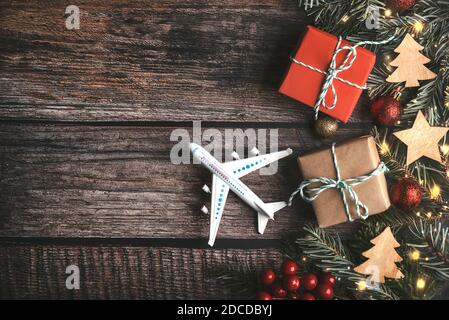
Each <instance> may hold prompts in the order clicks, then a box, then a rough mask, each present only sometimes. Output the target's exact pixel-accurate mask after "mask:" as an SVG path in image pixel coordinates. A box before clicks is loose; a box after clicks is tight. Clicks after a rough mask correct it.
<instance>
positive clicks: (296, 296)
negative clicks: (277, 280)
mask: <svg viewBox="0 0 449 320" xmlns="http://www.w3.org/2000/svg"><path fill="white" fill-rule="evenodd" d="M288 297H289V298H290V299H292V300H299V299H300V295H299V294H297V293H296V292H290V293H289V294H288Z"/></svg>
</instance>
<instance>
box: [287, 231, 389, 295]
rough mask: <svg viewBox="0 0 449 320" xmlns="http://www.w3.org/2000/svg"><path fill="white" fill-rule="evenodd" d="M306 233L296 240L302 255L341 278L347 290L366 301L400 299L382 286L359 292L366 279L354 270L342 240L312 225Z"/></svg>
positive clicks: (370, 287)
mask: <svg viewBox="0 0 449 320" xmlns="http://www.w3.org/2000/svg"><path fill="white" fill-rule="evenodd" d="M304 231H305V233H306V235H305V236H304V237H302V238H299V239H297V240H296V244H297V245H298V246H299V248H300V250H301V252H302V254H303V255H305V256H307V257H308V258H309V259H311V260H313V261H315V263H316V266H317V267H318V268H320V269H322V270H323V271H326V272H331V273H333V274H334V275H335V276H336V277H337V278H340V281H344V282H345V286H346V288H348V289H349V290H352V291H353V293H354V294H355V295H356V296H358V297H360V298H365V299H376V298H377V299H388V300H395V299H397V298H398V297H397V296H396V295H395V294H394V292H392V291H391V290H389V289H388V287H387V286H385V285H382V284H381V285H379V286H369V287H367V288H366V291H357V284H358V283H360V282H365V281H366V278H365V277H364V276H363V275H360V274H358V273H356V272H355V271H353V270H352V269H353V267H354V264H353V262H352V261H351V260H350V257H349V255H348V251H347V249H346V248H345V247H344V245H343V243H342V242H341V239H340V238H339V237H338V236H336V237H333V236H331V235H330V234H328V233H327V232H326V231H324V230H323V229H321V228H319V227H316V226H312V225H306V226H305V227H304Z"/></svg>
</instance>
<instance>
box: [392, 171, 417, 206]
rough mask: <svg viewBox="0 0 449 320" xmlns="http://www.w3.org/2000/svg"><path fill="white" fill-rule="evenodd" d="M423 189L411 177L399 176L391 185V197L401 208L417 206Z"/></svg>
mask: <svg viewBox="0 0 449 320" xmlns="http://www.w3.org/2000/svg"><path fill="white" fill-rule="evenodd" d="M422 196H423V190H422V187H421V186H420V185H419V183H418V182H417V181H416V180H415V179H413V178H401V179H399V180H397V181H396V182H395V183H394V184H393V186H392V187H391V199H392V201H393V203H394V204H395V205H397V206H398V207H399V208H401V209H403V210H410V209H413V208H415V207H417V206H418V205H419V204H420V203H421V200H422Z"/></svg>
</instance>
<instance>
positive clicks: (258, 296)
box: [256, 291, 273, 300]
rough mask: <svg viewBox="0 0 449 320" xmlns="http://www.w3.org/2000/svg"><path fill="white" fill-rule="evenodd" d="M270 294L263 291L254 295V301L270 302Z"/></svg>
mask: <svg viewBox="0 0 449 320" xmlns="http://www.w3.org/2000/svg"><path fill="white" fill-rule="evenodd" d="M272 299H273V298H272V297H271V294H269V293H268V292H265V291H261V292H258V293H257V294H256V300H272Z"/></svg>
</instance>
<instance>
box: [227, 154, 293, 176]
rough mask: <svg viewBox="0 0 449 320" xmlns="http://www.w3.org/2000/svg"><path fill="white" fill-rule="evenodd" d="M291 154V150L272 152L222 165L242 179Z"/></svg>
mask: <svg viewBox="0 0 449 320" xmlns="http://www.w3.org/2000/svg"><path fill="white" fill-rule="evenodd" d="M291 153H292V149H290V148H289V149H287V150H284V151H279V152H273V153H270V154H264V155H260V156H257V157H251V158H246V159H241V160H234V161H229V162H226V163H223V166H224V167H225V168H226V169H227V170H229V171H231V172H233V173H234V174H235V176H236V177H237V178H240V177H243V176H245V175H247V174H248V173H251V172H253V171H256V170H258V169H260V168H263V167H265V166H267V165H269V164H270V163H272V162H274V161H277V160H279V159H282V158H285V157H286V156H288V155H290V154H291Z"/></svg>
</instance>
